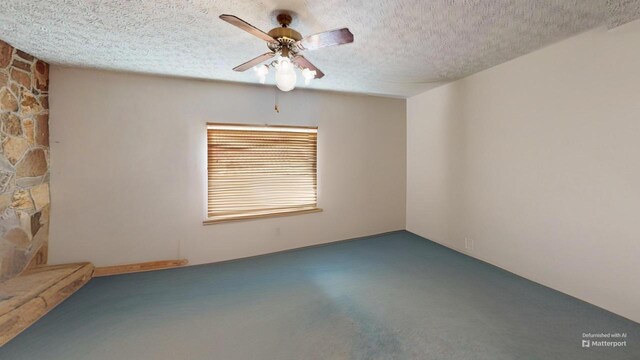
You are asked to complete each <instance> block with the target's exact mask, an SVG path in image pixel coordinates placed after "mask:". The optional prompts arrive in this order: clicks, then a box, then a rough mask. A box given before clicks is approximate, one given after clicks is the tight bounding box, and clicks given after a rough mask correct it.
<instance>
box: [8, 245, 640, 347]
mask: <svg viewBox="0 0 640 360" xmlns="http://www.w3.org/2000/svg"><path fill="white" fill-rule="evenodd" d="M584 332H591V333H600V332H605V333H609V332H619V333H627V334H628V337H627V339H626V340H627V346H626V347H620V348H615V349H614V348H605V347H598V348H596V347H591V348H582V347H581V339H582V333H584ZM639 335H640V324H637V323H635V322H632V321H629V320H626V319H624V318H622V317H619V316H617V315H614V314H612V313H610V312H607V311H604V310H602V309H599V308H597V307H595V306H592V305H589V304H587V303H584V302H582V301H579V300H576V299H574V298H572V297H569V296H567V295H564V294H562V293H559V292H557V291H554V290H551V289H549V288H546V287H544V286H541V285H538V284H535V283H533V282H530V281H528V280H525V279H523V278H520V277H518V276H515V275H513V274H511V273H508V272H506V271H503V270H500V269H498V268H496V267H493V266H491V265H488V264H486V263H483V262H481V261H478V260H475V259H472V258H470V257H467V256H464V255H462V254H459V253H457V252H454V251H452V250H449V249H447V248H445V247H442V246H440V245H437V244H435V243H433V242H430V241H427V240H425V239H423V238H420V237H418V236H416V235H413V234H410V233H408V232H397V233H392V234H386V235H380V236H374V237H369V238H362V239H357V240H353V241H347V242H341V243H336V244H331V245H327V246H321V247H315V248H307V249H301V250H295V251H290V252H285V253H279V254H273V255H267V256H262V257H257V258H252V259H246V260H239V261H233V262H226V263H219V264H211V265H201V266H194V267H187V268H182V269H176V270H166V271H158V272H151V273H141V274H133V275H121V276H115V277H106V278H97V279H94V280H91V282H90V283H89V284H87V285H86V286H85V287H84V288H82V289H81V290H80V291H79V292H77V293H76V294H75V295H73V296H72V297H71V298H70V299H69V300H67V301H66V302H64V303H63V304H61V305H60V306H58V307H57V308H56V309H54V310H53V311H52V312H51V313H49V314H48V315H46V316H45V317H44V318H43V319H42V320H40V321H39V322H37V323H36V324H35V325H34V326H32V327H31V328H29V329H28V330H27V331H25V332H24V333H23V334H21V335H19V336H18V337H17V338H15V339H14V340H13V341H11V342H10V343H8V344H7V345H5V346H4V347H2V348H1V349H0V359H11V360H22V359H24V360H27V359H28V360H34V359H42V360H44V359H46V360H56V359H64V360H74V359H91V360H102V359H109V360H113V359H126V360H133V359H136V360H144V359H154V360H163V359H189V360H199V359H202V360H205V359H206V360H211V359H225V360H226V359H278V360H281V359H296V360H297V359H491V360H499V359H562V360H567V359H640V338H639Z"/></svg>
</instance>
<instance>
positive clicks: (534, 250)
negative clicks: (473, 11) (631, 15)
mask: <svg viewBox="0 0 640 360" xmlns="http://www.w3.org/2000/svg"><path fill="white" fill-rule="evenodd" d="M639 63H640V21H636V22H633V23H629V24H627V25H625V26H622V27H619V28H617V29H615V30H612V31H606V30H605V29H597V30H594V31H590V32H588V33H585V34H582V35H579V36H577V37H574V38H572V39H569V40H566V41H563V42H560V43H558V44H555V45H553V46H550V47H548V48H545V49H542V50H540V51H537V52H535V53H532V54H529V55H526V56H524V57H521V58H518V59H515V60H513V61H510V62H508V63H505V64H502V65H500V66H497V67H495V68H492V69H489V70H486V71H483V72H481V73H478V74H476V75H473V76H470V77H468V78H465V79H463V80H460V81H457V82H454V83H452V84H449V85H447V86H443V87H440V88H437V89H435V90H431V91H428V92H426V93H423V94H421V95H418V96H415V97H413V98H410V99H409V100H408V102H407V117H408V120H407V134H408V135H407V179H408V181H407V229H408V230H410V231H412V232H415V233H417V234H419V235H422V236H424V237H426V238H429V239H431V240H434V241H437V242H440V243H442V244H445V245H447V246H450V247H452V248H454V249H458V250H461V251H466V252H468V253H469V254H470V255H472V256H475V257H478V258H480V259H483V260H486V261H488V262H490V263H493V264H495V265H498V266H500V267H503V268H505V269H507V270H509V271H512V272H514V273H516V274H519V275H522V276H524V277H526V278H529V279H532V280H534V281H537V282H539V283H542V284H544V285H547V286H550V287H552V288H554V289H557V290H560V291H563V292H565V293H567V294H570V295H573V296H575V297H578V298H580V299H583V300H585V301H588V302H590V303H593V304H595V305H598V306H601V307H603V308H606V309H609V310H611V311H613V312H616V313H618V314H621V315H623V316H626V317H628V318H630V319H633V320H635V321H640V306H639V305H638V304H640V286H639V284H640V283H639V280H638V279H640V66H639ZM465 237H469V238H471V239H473V240H474V248H473V250H471V251H469V250H465V240H464V239H465Z"/></svg>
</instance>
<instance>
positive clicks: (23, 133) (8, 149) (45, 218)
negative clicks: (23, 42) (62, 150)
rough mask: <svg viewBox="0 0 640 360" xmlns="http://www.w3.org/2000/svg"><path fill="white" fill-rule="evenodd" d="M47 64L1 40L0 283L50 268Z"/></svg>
mask: <svg viewBox="0 0 640 360" xmlns="http://www.w3.org/2000/svg"><path fill="white" fill-rule="evenodd" d="M48 91H49V65H48V64H47V63H45V62H43V61H40V60H38V59H36V58H34V57H33V56H31V55H29V54H27V53H24V52H22V51H20V50H18V49H15V48H13V47H12V46H10V45H9V44H7V43H5V42H3V41H2V40H0V144H1V146H0V281H1V280H6V279H8V278H10V277H12V276H15V275H17V274H19V273H20V272H21V271H22V270H24V269H25V268H26V267H28V266H33V265H35V264H42V263H46V258H47V241H48V237H49V103H48Z"/></svg>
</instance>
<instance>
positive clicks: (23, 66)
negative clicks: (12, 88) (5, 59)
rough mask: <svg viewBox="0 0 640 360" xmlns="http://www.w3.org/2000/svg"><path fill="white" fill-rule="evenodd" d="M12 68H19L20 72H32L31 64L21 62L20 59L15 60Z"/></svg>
mask: <svg viewBox="0 0 640 360" xmlns="http://www.w3.org/2000/svg"><path fill="white" fill-rule="evenodd" d="M11 66H13V67H15V68H18V69H20V70H24V71H26V72H29V73H30V72H31V63H28V62H24V61H20V60H18V59H14V60H13V63H12V64H11Z"/></svg>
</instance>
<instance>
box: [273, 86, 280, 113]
mask: <svg viewBox="0 0 640 360" xmlns="http://www.w3.org/2000/svg"><path fill="white" fill-rule="evenodd" d="M275 94H276V97H275V103H276V105H275V107H274V109H275V110H276V112H277V113H278V114H279V113H280V104H278V102H279V97H280V96H279V91H278V90H277V89H276V91H275Z"/></svg>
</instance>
